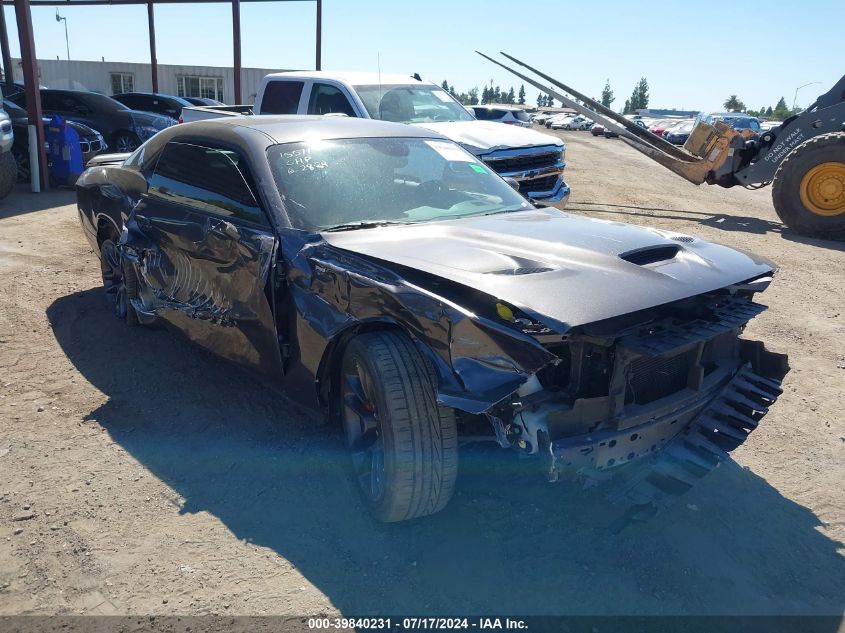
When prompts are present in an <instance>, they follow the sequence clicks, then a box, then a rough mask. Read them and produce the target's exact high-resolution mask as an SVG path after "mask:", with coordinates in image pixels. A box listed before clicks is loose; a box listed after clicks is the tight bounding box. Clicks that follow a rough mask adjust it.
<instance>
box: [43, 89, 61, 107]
mask: <svg viewBox="0 0 845 633" xmlns="http://www.w3.org/2000/svg"><path fill="white" fill-rule="evenodd" d="M41 109H42V110H53V111H56V110H61V109H62V107H61V99H60V98H59V95H58V94H56V93H55V92H42V93H41Z"/></svg>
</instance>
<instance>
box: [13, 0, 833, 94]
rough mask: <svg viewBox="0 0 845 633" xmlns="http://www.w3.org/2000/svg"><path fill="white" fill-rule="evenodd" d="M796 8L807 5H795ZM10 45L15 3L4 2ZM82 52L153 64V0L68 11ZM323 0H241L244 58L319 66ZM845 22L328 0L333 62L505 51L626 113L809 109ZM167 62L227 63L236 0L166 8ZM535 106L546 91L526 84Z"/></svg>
mask: <svg viewBox="0 0 845 633" xmlns="http://www.w3.org/2000/svg"><path fill="white" fill-rule="evenodd" d="M799 6H800V8H798V7H799ZM5 11H6V22H7V25H8V28H9V38H10V40H11V44H12V54H13V55H15V56H17V55H18V38H17V31H16V28H15V18H14V11H13V9H12V8H10V7H6V8H5ZM61 12H62V14H63V15H65V16H67V18H68V29H69V34H70V52H71V57H72V58H74V59H89V60H99V59H100V58H101V57H105V58H106V59H107V60H119V61H133V62H146V61H148V55H149V48H148V39H147V38H148V36H147V23H146V7H144V6H129V7H126V6H112V7H70V8H66V7H62V8H61ZM32 13H33V22H34V30H35V41H36V51H37V54H38V56H39V57H40V58H55V57H56V56H60V57H61V58H64V57H65V39H64V27H63V25H62V24H60V23H58V22H56V20H55V9H53V8H47V7H34V8H33V9H32ZM314 16H315V4H314V3H313V2H260V3H244V4H242V9H241V22H242V29H243V64H244V66H257V67H264V68H279V69H282V68H313V66H314V44H315V35H314V31H315V26H314V24H315V18H314ZM843 23H845V2H843V0H804V1H803V2H801V3H800V5H798V6H796V3H794V2H787V1H785V0H769V1H767V2H765V3H764V2H748V1H743V0H732V1H728V0H710V1H709V2H696V3H691V2H671V1H669V0H666V1H665V2H663V3H652V4H651V5H650V6H642V5H641V4H640V3H635V2H630V1H629V2H603V3H597V4H595V5H592V4H591V3H576V2H564V1H563V0H535V1H529V2H526V1H524V0H522V1H520V0H427V1H426V2H408V1H407V0H324V3H323V68H324V69H337V70H375V69H376V64H377V59H378V57H379V56H380V57H381V69H382V72H399V73H409V74H410V73H413V72H419V73H420V75H422V76H423V77H424V78H426V79H431V80H433V81H436V82H437V83H440V82H442V81H443V79H447V80H448V81H449V83H450V84H452V85H454V86H455V88H456V89H457V90H459V91H462V90H467V89H469V88H471V87H473V86H479V88H480V87H482V85H483V84H484V83H485V82H486V83H489V82H490V80H491V79H492V80H493V82H494V83H495V84H498V85H500V86H501V87H503V88H505V87H510V86H511V85H513V86H514V87H515V89H517V90H518V88H519V83H520V82H519V80H518V78H516V77H511V76H510V75H509V74H508V73H507V72H506V71H504V70H501V69H498V68H496V67H494V66H492V65H491V64H490V63H489V62H487V61H486V60H484V59H482V58H480V57H478V56H477V55H475V53H473V50H474V49H476V48H477V49H479V50H482V51H485V52H488V53H495V52H497V51H499V50H504V51H506V52H509V53H510V54H512V55H514V56H516V57H518V58H521V59H523V60H525V61H527V62H528V63H531V64H532V65H534V66H536V67H538V68H540V69H542V70H544V71H545V72H547V73H548V74H550V75H552V76H557V77H559V78H560V79H561V80H562V81H564V82H565V83H570V84H571V85H572V86H573V87H574V88H576V89H578V90H580V91H582V92H585V93H587V94H588V95H591V96H598V95H599V94H600V92H601V89H602V87H603V86H604V81H605V79H606V78H609V79H610V83H611V86H612V88H613V89H614V91H615V93H616V101H615V102H614V103H613V107H614V108H615V109H617V110H618V109H620V108H621V107H622V105H623V103H624V101H625V98H626V97H627V96H629V95H630V93H631V91H632V89H633V87H634V84H635V83H636V81H637V80H638V79H639V78H640V77H641V76H645V77H647V78H648V81H649V85H650V86H651V105H652V106H653V107H676V108H687V109H704V110H715V109H719V108H721V103H722V102H723V101H724V100H725V99H726V98H727V97H728V95H730V94H737V95H738V96H739V97H740V99H742V100H743V101H744V102H745V103H746V105H748V106H749V107H751V108H755V109H756V108H759V107H760V106H767V105H774V104H775V102H776V101H777V99H778V98H780V97H781V96H783V97H785V98H786V100H787V104H789V105H791V102H792V99H793V96H794V93H795V88H796V87H797V86H800V85H802V84H806V83H808V82H813V81H819V82H821V83H820V84H816V85H812V86H808V87H806V88H803V89H802V90H801V91H800V92H799V94H798V103H799V105H801V104H803V105H807V104H808V103H810V102H811V101H812V100H813V99H814V98H815V97H816V96H817V95H818V94H819V93H820V92H823V91H826V90H827V89H829V88H830V86H832V85H833V83H834V82H835V81H836V80H838V79H839V78H840V77H841V76H842V74H843V73H845V38H842V37H837V35H836V32H835V29H834V30H830V29H828V28H826V27H825V26H824V25H825V24H826V25H840V26H841V25H842V24H843ZM156 32H157V42H158V44H157V45H158V60H159V63H172V64H178V63H184V64H201V65H220V66H224V65H230V64H231V46H232V27H231V8H230V6H229V5H226V4H206V5H191V6H189V5H159V6H157V7H156ZM527 91H528V96H529V100H530V101H531V102H532V103H534V102H535V100H536V96H537V90H535V89H533V88H531V87H528V88H527Z"/></svg>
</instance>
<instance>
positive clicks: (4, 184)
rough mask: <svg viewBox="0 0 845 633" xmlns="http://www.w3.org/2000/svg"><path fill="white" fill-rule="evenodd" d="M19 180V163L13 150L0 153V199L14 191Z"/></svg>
mask: <svg viewBox="0 0 845 633" xmlns="http://www.w3.org/2000/svg"><path fill="white" fill-rule="evenodd" d="M17 181H18V164H17V162H16V161H15V157H14V156H12V152H3V154H2V155H0V200H2V199H3V198H5V197H6V196H8V195H9V194H10V193H12V190H13V189H14V188H15V184H16V183H17Z"/></svg>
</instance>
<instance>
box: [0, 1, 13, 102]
mask: <svg viewBox="0 0 845 633" xmlns="http://www.w3.org/2000/svg"><path fill="white" fill-rule="evenodd" d="M0 53H2V56H3V79H4V82H5V84H6V89H5V93H6V94H10V93H12V92H14V90H15V69H14V68H13V67H12V54H11V53H10V52H9V32H8V31H7V30H6V11H5V10H4V9H3V7H0Z"/></svg>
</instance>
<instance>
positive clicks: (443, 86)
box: [440, 79, 449, 92]
mask: <svg viewBox="0 0 845 633" xmlns="http://www.w3.org/2000/svg"><path fill="white" fill-rule="evenodd" d="M440 87H441V88H443V90H445V91H446V92H449V82H448V81H446V80H445V79H444V80H443V83H442V84H440Z"/></svg>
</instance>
